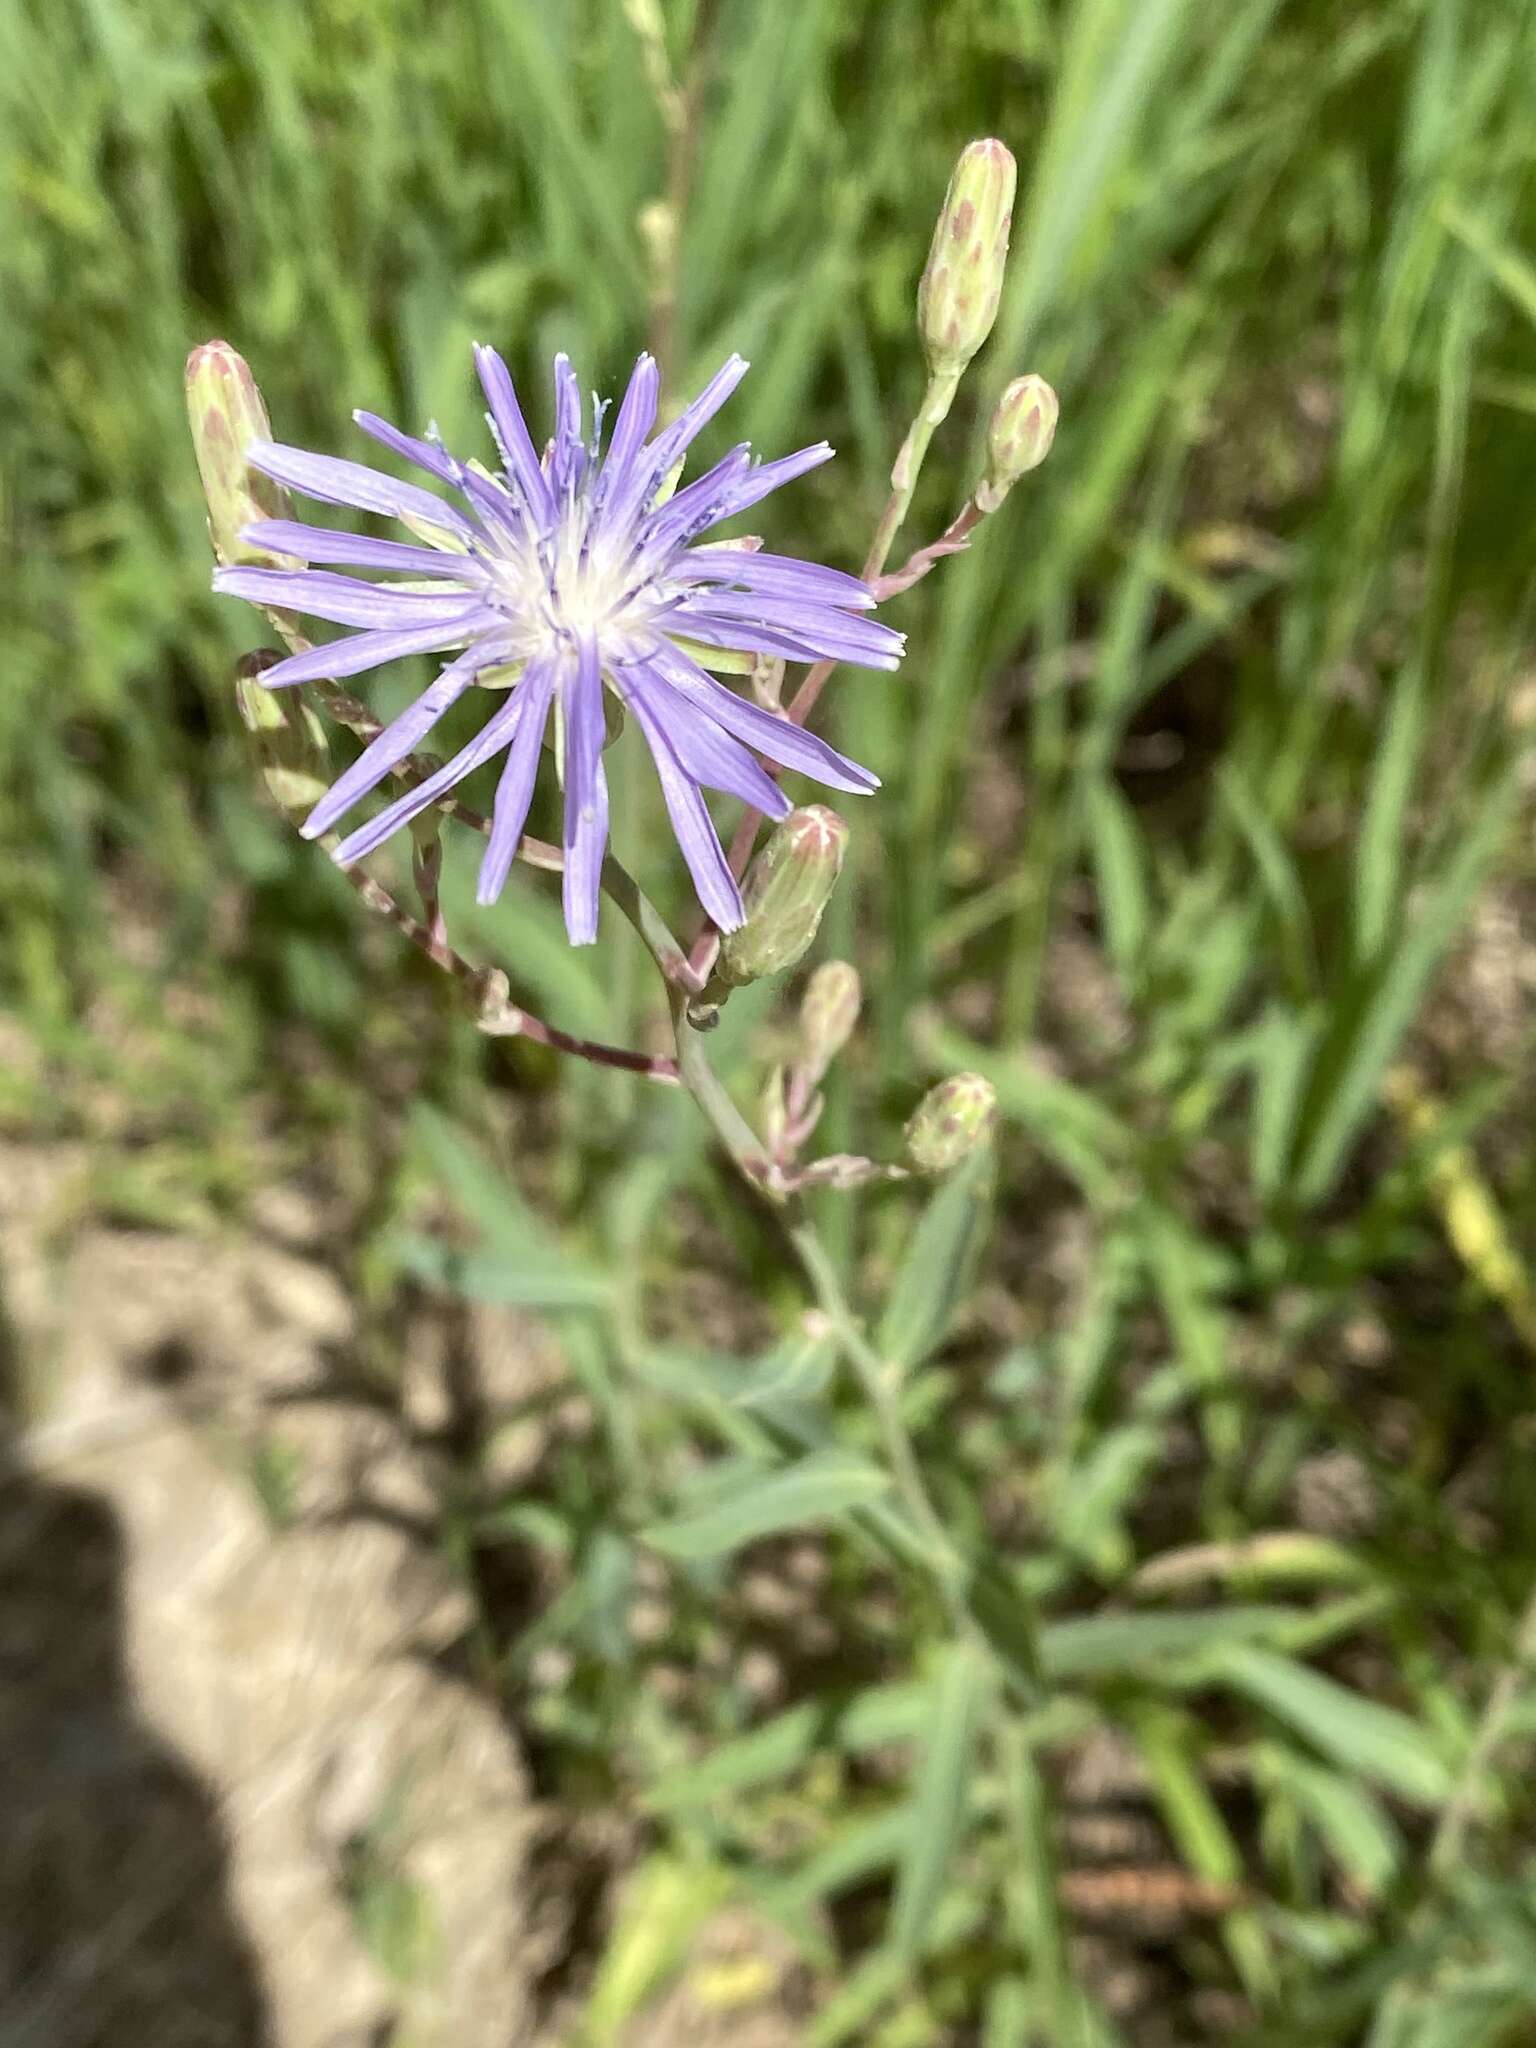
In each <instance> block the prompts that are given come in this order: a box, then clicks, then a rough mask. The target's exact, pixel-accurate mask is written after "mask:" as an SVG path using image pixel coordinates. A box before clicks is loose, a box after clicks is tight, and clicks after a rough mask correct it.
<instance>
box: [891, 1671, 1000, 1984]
mask: <svg viewBox="0 0 1536 2048" xmlns="http://www.w3.org/2000/svg"><path fill="white" fill-rule="evenodd" d="M988 1685H989V1672H988V1666H987V1660H986V1659H985V1658H984V1657H983V1656H982V1655H981V1653H980V1651H979V1650H977V1649H976V1648H975V1647H974V1646H973V1645H971V1644H969V1643H957V1644H954V1645H953V1646H952V1647H951V1648H950V1649H949V1650H948V1651H946V1653H945V1656H944V1662H943V1664H942V1666H941V1668H940V1671H939V1675H938V1677H937V1679H936V1680H935V1681H934V1686H933V1704H932V1717H931V1719H930V1721H929V1725H928V1733H927V1737H926V1739H925V1741H924V1744H923V1752H922V1756H921V1758H920V1760H919V1763H918V1779H917V1791H916V1795H915V1797H914V1800H913V1813H912V1831H911V1833H910V1835H909V1837H908V1839H907V1846H906V1853H905V1854H904V1855H903V1857H902V1860H901V1872H900V1875H899V1876H898V1878H897V1880H896V1899H895V1903H894V1904H893V1906H892V1908H891V1922H890V1930H889V1934H888V1937H887V1939H888V1943H889V1946H890V1948H891V1950H892V1952H893V1953H894V1954H895V1955H896V1956H898V1957H899V1958H900V1959H901V1960H902V1961H903V1962H905V1963H907V1964H908V1965H911V1964H912V1963H914V1962H916V1960H917V1958H918V1956H919V1955H920V1954H921V1952H922V1948H923V1943H924V1939H925V1937H926V1935H927V1933H928V1931H929V1927H930V1924H931V1921H932V1917H933V1912H934V1908H935V1907H936V1906H937V1904H938V1902H939V1899H940V1897H941V1895H942V1893H943V1890H944V1884H945V1880H946V1878H947V1877H948V1874H949V1868H950V1863H951V1860H952V1858H953V1856H954V1854H955V1850H956V1847H957V1846H958V1844H959V1841H960V1837H961V1833H962V1831H963V1829H964V1824H965V1813H966V1798H967V1794H968V1791H969V1789H970V1778H971V1757H972V1750H973V1747H974V1744H975V1740H976V1730H977V1726H978V1724H979V1722H980V1719H981V1713H982V1708H983V1706H984V1704H985V1702H986V1697H987V1690H988Z"/></svg>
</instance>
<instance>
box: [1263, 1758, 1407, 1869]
mask: <svg viewBox="0 0 1536 2048" xmlns="http://www.w3.org/2000/svg"><path fill="white" fill-rule="evenodd" d="M1265 1775H1266V1777H1267V1778H1269V1779H1270V1780H1271V1781H1272V1782H1273V1783H1275V1784H1276V1785H1278V1786H1280V1787H1281V1788H1283V1789H1284V1790H1285V1791H1286V1792H1288V1793H1289V1794H1290V1795H1291V1797H1292V1798H1293V1799H1294V1800H1295V1802H1296V1804H1297V1806H1298V1807H1299V1808H1300V1809H1301V1811H1302V1812H1303V1813H1304V1814H1305V1815H1306V1817H1307V1818H1308V1820H1310V1821H1311V1823H1312V1825H1313V1826H1314V1827H1315V1828H1316V1830H1317V1832H1318V1834H1319V1836H1320V1837H1321V1838H1322V1842H1323V1846H1324V1847H1325V1848H1326V1849H1327V1851H1328V1853H1329V1855H1330V1856H1332V1857H1333V1859H1334V1861H1335V1862H1336V1863H1337V1864H1338V1865H1339V1868H1340V1869H1341V1870H1343V1871H1345V1872H1346V1873H1347V1874H1348V1876H1349V1877H1351V1878H1352V1879H1353V1880H1354V1882H1355V1883H1356V1884H1358V1885H1360V1886H1362V1887H1363V1889H1364V1890H1365V1891H1366V1892H1368V1893H1369V1894H1370V1895H1371V1896H1372V1897H1379V1896H1380V1895H1381V1894H1382V1893H1383V1892H1385V1891H1386V1889H1387V1887H1388V1886H1389V1885H1390V1884H1391V1883H1392V1881H1393V1879H1394V1878H1395V1877H1396V1875H1397V1872H1398V1869H1399V1867H1400V1865H1401V1863H1402V1860H1403V1847H1404V1844H1403V1838H1402V1836H1401V1834H1400V1833H1399V1832H1398V1830H1397V1828H1396V1827H1395V1826H1394V1824H1393V1822H1392V1819H1391V1817H1390V1815H1389V1814H1388V1813H1387V1812H1386V1810H1385V1808H1384V1807H1383V1806H1382V1804H1381V1802H1380V1800H1379V1799H1377V1797H1376V1796H1375V1794H1374V1793H1373V1792H1371V1791H1370V1790H1369V1788H1368V1787H1367V1786H1365V1785H1362V1784H1359V1783H1358V1782H1357V1781H1356V1778H1355V1775H1354V1774H1353V1773H1350V1775H1349V1776H1347V1777H1346V1776H1345V1775H1344V1774H1343V1773H1342V1772H1339V1771H1330V1770H1328V1769H1326V1768H1325V1767H1324V1766H1323V1765H1321V1764H1315V1763H1309V1762H1308V1761H1306V1760H1305V1759H1304V1758H1302V1757H1299V1756H1293V1755H1292V1754H1291V1753H1290V1752H1289V1751H1288V1750H1278V1749H1277V1751H1276V1753H1275V1755H1274V1757H1273V1758H1272V1759H1269V1760H1267V1761H1266V1766H1265Z"/></svg>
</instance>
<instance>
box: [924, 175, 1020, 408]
mask: <svg viewBox="0 0 1536 2048" xmlns="http://www.w3.org/2000/svg"><path fill="white" fill-rule="evenodd" d="M1017 177H1018V171H1017V167H1016V165H1015V164H1014V161H1013V154H1012V152H1011V151H1010V150H1009V149H1007V148H1006V147H1005V146H1004V144H1002V143H1001V142H998V141H995V140H992V139H990V138H989V139H988V140H987V141H984V142H971V143H967V145H966V147H965V148H964V149H963V150H962V151H961V153H960V160H959V162H958V163H957V164H956V165H955V168H954V173H953V175H952V176H951V178H950V181H949V190H948V191H947V192H946V193H945V195H944V205H943V208H942V210H941V211H940V214H939V219H938V225H937V226H936V227H935V229H934V231H933V244H932V247H931V248H930V249H929V251H928V262H927V266H926V267H925V269H924V271H923V276H922V282H921V283H920V284H919V285H918V288H917V328H918V333H919V334H920V335H921V336H922V341H923V349H924V352H925V353H926V355H927V357H928V367H929V369H930V370H932V371H933V372H934V374H935V375H949V376H958V375H959V373H960V372H961V371H962V370H963V369H964V368H965V366H966V364H967V363H968V362H969V361H970V360H971V357H972V356H973V355H975V353H976V351H977V350H978V349H979V348H980V347H981V345H982V343H983V342H984V341H985V340H986V338H987V336H988V335H989V334H990V333H991V332H992V323H993V321H994V320H995V319H996V318H997V305H998V300H999V299H1000V298H1001V297H1002V291H1003V266H1004V264H1005V263H1006V262H1007V260H1008V229H1009V227H1010V225H1011V223H1012V220H1013V193H1014V185H1015V183H1016V181H1017Z"/></svg>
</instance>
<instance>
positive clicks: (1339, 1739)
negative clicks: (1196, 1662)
mask: <svg viewBox="0 0 1536 2048" xmlns="http://www.w3.org/2000/svg"><path fill="white" fill-rule="evenodd" d="M1208 1668H1209V1670H1210V1672H1211V1674H1212V1675H1213V1676H1214V1677H1217V1678H1219V1679H1220V1680H1221V1681H1222V1682H1223V1683H1225V1684H1227V1685H1229V1686H1231V1687H1233V1688H1234V1690H1236V1691H1238V1692H1241V1693H1245V1694H1246V1695H1247V1696H1248V1698H1249V1699H1251V1700H1253V1701H1254V1702H1255V1703H1256V1704H1257V1705H1259V1706H1261V1707H1264V1708H1266V1709H1267V1710H1268V1711H1269V1712H1270V1713H1272V1714H1273V1715H1274V1716H1275V1717H1276V1719H1277V1720H1280V1721H1283V1722H1284V1723H1285V1724H1286V1726H1287V1727H1288V1728H1292V1729H1294V1730H1295V1732H1296V1733H1297V1734H1298V1735H1302V1736H1305V1737H1306V1739H1307V1740H1308V1741H1309V1742H1311V1743H1313V1744H1314V1745H1315V1746H1316V1747H1317V1748H1318V1749H1320V1750H1321V1751H1322V1752H1323V1754H1324V1755H1325V1756H1328V1757H1331V1758H1332V1759H1333V1760H1334V1762H1335V1763H1338V1764H1341V1765H1343V1766H1344V1767H1345V1768H1346V1769H1347V1770H1350V1771H1352V1772H1357V1773H1358V1774H1359V1775H1360V1776H1361V1777H1364V1778H1371V1779H1374V1780H1375V1782H1376V1783H1377V1784H1379V1785H1384V1786H1385V1787H1386V1788H1387V1790H1388V1791H1390V1792H1396V1793H1397V1794H1398V1795H1399V1797H1400V1798H1403V1799H1407V1800H1411V1801H1412V1802H1413V1803H1414V1804H1415V1805H1418V1806H1434V1805H1437V1804H1438V1803H1439V1802H1440V1801H1441V1800H1442V1799H1444V1798H1445V1797H1446V1795H1447V1793H1448V1792H1449V1791H1450V1788H1451V1777H1450V1772H1449V1771H1448V1770H1447V1769H1446V1766H1445V1764H1444V1762H1443V1761H1442V1760H1441V1758H1440V1757H1439V1756H1438V1755H1437V1754H1436V1752H1435V1750H1434V1749H1433V1748H1432V1747H1431V1745H1430V1742H1429V1738H1428V1736H1427V1734H1426V1733H1425V1731H1424V1730H1423V1729H1422V1728H1420V1727H1419V1726H1418V1725H1417V1724H1416V1723H1415V1722H1413V1721H1410V1720H1409V1718H1408V1716H1407V1715H1406V1714H1401V1713H1398V1712H1397V1710H1396V1709H1395V1708H1392V1707H1384V1706H1381V1705H1380V1704H1379V1703H1378V1702H1377V1701H1375V1700H1369V1699H1365V1698H1363V1697H1362V1695H1361V1694H1359V1693H1356V1692H1351V1691H1350V1690H1349V1689H1348V1688H1347V1687H1346V1686H1342V1685H1340V1684H1339V1683H1338V1682H1337V1681H1336V1680H1335V1679H1332V1678H1325V1677H1324V1676H1323V1674H1322V1673H1321V1672H1320V1671H1313V1670H1312V1669H1310V1667H1309V1666H1307V1665H1305V1664H1296V1663H1293V1662H1292V1661H1291V1659H1290V1658H1288V1657H1281V1656H1279V1655H1277V1654H1276V1653H1275V1652H1274V1651H1273V1650H1266V1649H1261V1648H1260V1647H1258V1646H1257V1645H1256V1644H1252V1643H1229V1644H1227V1645H1226V1646H1225V1647H1224V1648H1222V1649H1220V1650H1218V1651H1216V1652H1214V1653H1213V1655H1212V1657H1211V1658H1210V1660H1209V1666H1208Z"/></svg>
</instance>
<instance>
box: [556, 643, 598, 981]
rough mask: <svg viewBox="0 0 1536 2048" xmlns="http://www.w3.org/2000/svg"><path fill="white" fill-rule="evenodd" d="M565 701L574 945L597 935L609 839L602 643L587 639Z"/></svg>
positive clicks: (568, 922) (569, 911)
mask: <svg viewBox="0 0 1536 2048" xmlns="http://www.w3.org/2000/svg"><path fill="white" fill-rule="evenodd" d="M563 701H564V705H565V876H564V882H563V887H562V895H563V899H564V903H565V928H566V931H567V932H568V933H569V934H570V940H571V944H572V945H573V946H590V945H591V944H592V942H593V940H594V939H595V938H596V937H597V899H598V894H599V891H600V889H601V886H602V873H603V853H604V850H605V849H606V847H607V844H608V778H607V776H606V775H605V774H604V772H603V741H604V739H605V737H606V734H605V731H604V727H603V679H602V673H601V671H600V669H599V667H598V659H597V643H596V642H595V641H594V640H591V639H585V640H583V641H582V642H581V644H580V647H579V649H578V653H577V662H576V669H575V672H574V674H572V673H571V672H570V671H569V670H567V674H566V680H565V684H564V690H563Z"/></svg>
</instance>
